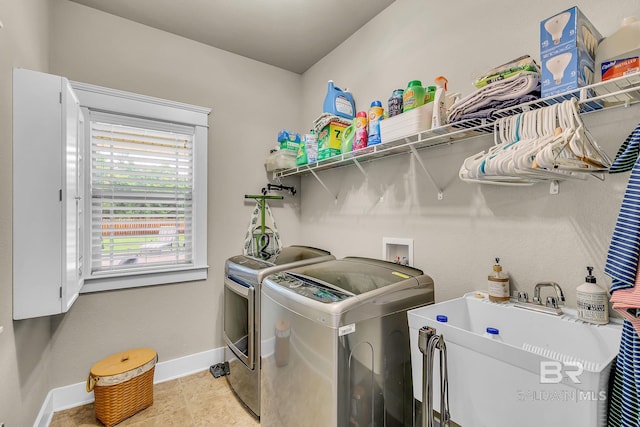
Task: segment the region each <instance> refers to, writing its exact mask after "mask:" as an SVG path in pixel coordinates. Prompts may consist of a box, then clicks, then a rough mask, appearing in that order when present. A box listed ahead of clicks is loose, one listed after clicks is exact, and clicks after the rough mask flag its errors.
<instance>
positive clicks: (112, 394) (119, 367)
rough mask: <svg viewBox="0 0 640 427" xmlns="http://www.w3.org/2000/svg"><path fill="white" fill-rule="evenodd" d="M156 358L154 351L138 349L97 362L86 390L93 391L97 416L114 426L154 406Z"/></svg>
mask: <svg viewBox="0 0 640 427" xmlns="http://www.w3.org/2000/svg"><path fill="white" fill-rule="evenodd" d="M157 361H158V355H157V353H156V352H155V351H154V350H152V349H150V348H136V349H133V350H128V351H124V352H121V353H116V354H113V355H111V356H109V357H107V358H105V359H102V360H101V361H99V362H97V363H96V364H94V365H93V366H92V367H91V371H90V373H89V376H88V377H87V392H90V391H92V390H93V393H94V396H95V402H94V408H95V415H96V418H97V419H98V420H100V421H101V422H102V423H103V424H104V425H106V426H112V425H115V424H118V423H119V422H121V421H123V420H125V419H126V418H129V417H130V416H132V415H134V414H136V413H138V412H140V411H141V410H143V409H145V408H148V407H149V406H151V405H152V404H153V374H154V371H155V365H156V362H157Z"/></svg>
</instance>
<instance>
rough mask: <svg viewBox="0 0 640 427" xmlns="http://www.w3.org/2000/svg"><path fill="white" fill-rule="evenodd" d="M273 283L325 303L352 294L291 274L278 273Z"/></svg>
mask: <svg viewBox="0 0 640 427" xmlns="http://www.w3.org/2000/svg"><path fill="white" fill-rule="evenodd" d="M269 279H271V281H273V282H274V283H277V284H278V285H280V286H283V287H285V288H287V289H289V290H290V291H292V292H295V293H297V294H298V295H302V296H304V297H307V298H311V299H313V300H316V301H320V302H323V303H332V302H338V301H342V300H344V299H345V298H349V297H350V296H352V294H350V293H348V292H345V291H341V290H339V289H334V288H331V287H329V286H326V285H324V284H322V283H320V282H317V281H315V280H312V279H310V278H308V277H304V276H300V275H297V274H291V273H276V274H274V275H272V276H271V277H269Z"/></svg>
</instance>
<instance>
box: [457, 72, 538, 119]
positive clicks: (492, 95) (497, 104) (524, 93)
mask: <svg viewBox="0 0 640 427" xmlns="http://www.w3.org/2000/svg"><path fill="white" fill-rule="evenodd" d="M538 98H540V73H539V72H537V71H522V72H521V73H519V74H516V75H513V76H511V77H509V78H506V79H504V80H498V81H495V82H493V83H489V84H488V85H486V86H484V87H483V88H481V89H478V90H477V91H475V92H473V93H471V94H470V95H468V96H466V97H464V98H462V99H460V100H459V101H458V102H456V103H455V104H453V105H452V106H451V110H450V112H449V123H453V122H457V121H460V120H468V119H478V118H486V119H494V118H495V117H494V114H495V112H497V111H499V110H501V109H504V108H508V107H513V106H515V105H518V104H522V103H524V102H529V101H533V100H535V99H538Z"/></svg>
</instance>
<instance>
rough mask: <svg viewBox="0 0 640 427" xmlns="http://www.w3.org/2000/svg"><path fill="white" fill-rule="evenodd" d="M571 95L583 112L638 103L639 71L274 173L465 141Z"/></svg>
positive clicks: (290, 173) (345, 163) (309, 169)
mask: <svg viewBox="0 0 640 427" xmlns="http://www.w3.org/2000/svg"><path fill="white" fill-rule="evenodd" d="M571 98H576V99H577V100H578V104H579V106H580V113H581V114H586V113H593V112H597V111H602V110H605V109H608V108H612V107H617V106H629V105H631V104H635V103H637V102H640V72H639V73H635V74H632V75H629V76H623V77H619V78H616V79H612V80H607V81H604V82H600V83H596V84H592V85H589V86H585V87H582V88H578V89H575V90H572V91H569V92H565V93H562V94H559V95H555V96H552V97H547V98H541V99H537V100H535V101H531V102H527V103H523V104H519V105H516V106H514V107H509V108H505V109H503V110H499V111H496V112H495V113H494V114H492V116H491V118H490V119H472V120H463V121H459V122H455V123H450V124H447V125H444V126H440V127H437V128H434V129H425V130H423V131H420V132H416V133H414V134H410V135H408V136H405V137H402V138H398V139H394V140H392V141H386V142H384V143H382V144H377V145H373V146H369V147H365V148H363V149H360V150H356V151H351V152H349V153H344V154H340V155H337V156H334V157H331V158H329V159H324V160H321V161H318V162H314V163H310V164H307V165H303V166H298V167H295V168H290V169H284V170H281V171H276V172H275V173H274V176H275V177H278V178H282V177H287V176H295V175H305V174H309V173H314V172H319V171H323V170H327V169H334V168H338V167H342V166H348V165H353V164H356V165H358V166H359V163H362V162H368V161H373V160H376V159H380V158H383V157H388V156H392V155H397V154H405V153H411V152H415V150H423V149H427V148H433V147H437V146H442V145H447V144H453V143H457V142H462V141H466V140H469V139H471V138H474V137H477V136H481V135H486V134H489V133H492V132H493V122H495V121H496V120H498V119H500V118H503V117H508V116H512V115H514V114H520V113H523V112H526V111H531V110H535V109H538V108H542V107H547V106H549V105H552V104H556V103H558V102H562V101H564V100H567V99H571ZM314 175H315V174H314Z"/></svg>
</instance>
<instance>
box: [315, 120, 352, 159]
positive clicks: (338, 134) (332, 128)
mask: <svg viewBox="0 0 640 427" xmlns="http://www.w3.org/2000/svg"><path fill="white" fill-rule="evenodd" d="M347 127H348V126H347V125H346V124H344V123H341V122H337V121H333V122H330V123H329V124H328V125H326V126H325V127H324V128H322V131H320V134H319V135H318V161H320V160H324V159H328V158H329V157H333V156H336V155H338V154H340V144H341V143H342V132H344V130H345V129H346V128H347Z"/></svg>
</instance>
